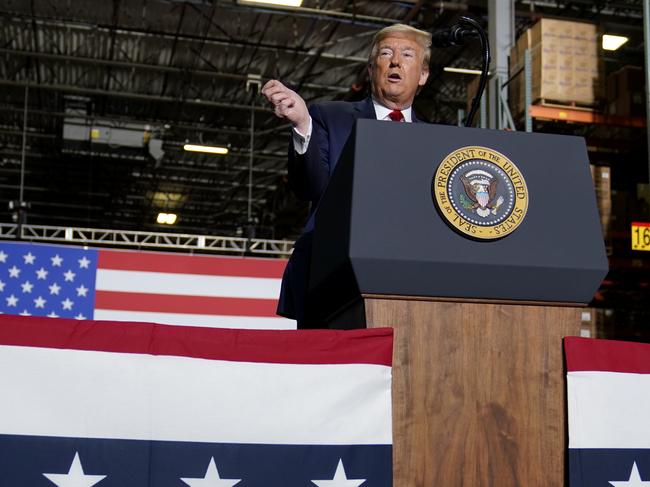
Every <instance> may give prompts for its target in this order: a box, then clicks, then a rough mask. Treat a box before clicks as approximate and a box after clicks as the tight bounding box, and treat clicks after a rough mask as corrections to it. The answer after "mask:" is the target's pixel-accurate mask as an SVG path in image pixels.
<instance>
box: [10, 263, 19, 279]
mask: <svg viewBox="0 0 650 487" xmlns="http://www.w3.org/2000/svg"><path fill="white" fill-rule="evenodd" d="M19 275H20V269H19V268H18V267H16V266H13V267H12V268H11V269H9V277H18V276H19Z"/></svg>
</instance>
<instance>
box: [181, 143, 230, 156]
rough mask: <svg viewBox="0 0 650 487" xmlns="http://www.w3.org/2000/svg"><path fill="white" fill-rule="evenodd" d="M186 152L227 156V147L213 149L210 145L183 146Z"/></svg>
mask: <svg viewBox="0 0 650 487" xmlns="http://www.w3.org/2000/svg"><path fill="white" fill-rule="evenodd" d="M183 149H185V150H186V151H188V152H207V153H208V154H223V155H225V154H228V148H227V147H213V146H211V145H194V144H185V145H184V146H183Z"/></svg>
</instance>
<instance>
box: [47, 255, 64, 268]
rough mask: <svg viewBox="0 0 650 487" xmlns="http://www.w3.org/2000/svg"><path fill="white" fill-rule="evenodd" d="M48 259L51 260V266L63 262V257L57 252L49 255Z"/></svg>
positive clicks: (59, 265)
mask: <svg viewBox="0 0 650 487" xmlns="http://www.w3.org/2000/svg"><path fill="white" fill-rule="evenodd" d="M50 260H51V261H52V266H53V267H61V264H62V263H63V259H62V258H61V257H60V256H59V254H56V255H55V256H54V257H51V258H50Z"/></svg>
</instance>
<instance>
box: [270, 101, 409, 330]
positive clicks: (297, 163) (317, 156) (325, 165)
mask: <svg viewBox="0 0 650 487" xmlns="http://www.w3.org/2000/svg"><path fill="white" fill-rule="evenodd" d="M309 114H310V115H311V119H312V135H311V139H310V141H309V145H308V147H307V152H305V154H303V155H299V154H297V153H296V151H295V150H294V148H293V141H291V142H290V143H289V185H290V187H291V188H292V190H293V191H294V193H296V195H297V196H298V197H299V198H301V199H304V200H307V201H310V202H311V210H310V213H309V218H308V220H307V224H306V225H305V228H304V230H303V233H302V235H301V236H300V238H298V240H297V241H296V244H295V246H294V250H293V254H292V255H291V258H290V259H289V262H288V264H287V267H286V269H285V271H284V276H283V277H282V289H281V291H280V299H279V302H278V314H279V315H282V316H286V317H289V318H294V319H296V320H297V321H298V327H299V328H309V327H310V326H309V306H308V303H307V290H308V286H309V267H310V263H311V243H312V238H313V231H314V219H315V213H316V211H317V209H318V202H319V201H320V199H321V196H322V195H323V193H324V192H325V188H327V184H328V183H329V179H330V176H331V174H332V172H333V171H334V168H335V167H336V164H337V163H338V160H339V158H340V156H341V152H342V151H343V147H344V146H345V143H346V142H347V140H348V137H349V136H350V134H351V133H352V129H353V127H354V125H355V122H356V121H357V120H358V119H360V118H369V119H376V118H377V115H376V114H375V108H374V106H373V103H372V99H371V98H370V97H368V98H366V99H365V100H362V101H359V102H344V101H332V102H324V103H317V104H314V105H312V106H311V107H309ZM413 121H414V122H417V120H416V119H415V116H413Z"/></svg>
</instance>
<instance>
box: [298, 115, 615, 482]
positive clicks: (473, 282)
mask: <svg viewBox="0 0 650 487" xmlns="http://www.w3.org/2000/svg"><path fill="white" fill-rule="evenodd" d="M468 146H472V147H479V148H480V147H482V148H488V149H490V150H494V151H498V153H500V154H501V155H504V156H505V157H506V158H507V159H509V160H510V161H512V162H513V163H514V164H515V165H516V167H517V168H518V170H519V171H520V173H521V175H522V176H523V178H524V179H525V183H526V187H527V195H528V199H527V210H526V214H525V217H524V218H523V219H522V220H521V221H520V222H518V227H517V228H516V229H515V230H514V231H512V233H510V234H508V235H506V236H503V237H501V238H491V239H488V240H479V239H477V238H473V237H472V236H471V235H464V234H462V233H460V232H459V231H458V229H457V228H455V227H454V224H453V223H452V222H450V221H449V220H448V219H446V218H445V217H444V216H443V213H444V211H442V210H441V209H439V208H437V206H436V203H435V197H434V193H433V191H434V190H435V188H436V181H435V177H434V176H435V173H436V170H437V168H438V166H439V165H440V163H441V161H443V160H445V158H448V157H449V155H450V154H453V153H454V152H455V151H458V150H459V149H461V148H467V147H468ZM472 154H474V153H472ZM468 158H469V156H468ZM467 174H469V172H468V173H467ZM468 177H471V176H468ZM484 186H486V185H484ZM483 190H485V187H484V188H483ZM451 191H452V193H453V189H452V190H451ZM457 193H458V191H457ZM459 196H460V197H461V199H462V198H465V200H464V203H463V204H465V205H466V206H467V207H468V208H469V207H470V206H471V205H470V204H471V203H472V201H470V200H468V199H467V198H466V196H470V195H469V193H467V194H466V195H459ZM490 196H491V197H492V196H493V195H492V193H490ZM452 197H453V195H452ZM467 202H469V203H470V204H467ZM474 206H477V205H476V204H474ZM493 206H494V205H493ZM490 208H492V207H490ZM488 209H489V208H487V209H484V212H487V210H488ZM497 209H498V208H497ZM495 213H496V210H495ZM477 218H478V217H477ZM479 220H480V219H479ZM479 223H480V222H479ZM606 273H607V259H606V255H605V248H604V244H603V239H602V232H601V228H600V223H599V219H598V214H597V208H596V201H595V195H594V190H593V183H592V181H591V175H590V172H589V165H588V161H587V151H586V146H585V143H584V140H583V139H582V138H579V137H569V136H558V135H548V134H531V133H518V132H503V131H492V130H480V129H471V128H457V127H450V126H436V125H426V124H393V123H385V122H378V121H375V120H359V121H358V122H357V125H356V128H355V130H354V131H353V133H352V135H351V137H350V139H349V140H348V143H347V145H346V147H345V149H344V151H343V154H342V156H341V159H340V160H339V162H338V165H337V167H336V170H335V171H334V174H333V175H332V178H331V180H330V184H329V186H328V189H327V191H326V192H325V194H324V196H323V198H322V200H321V203H320V205H319V207H318V210H317V218H316V226H315V230H314V244H313V252H312V265H311V271H310V291H309V298H308V304H309V310H310V311H309V315H308V318H309V320H310V322H311V324H317V325H318V326H322V327H331V328H356V327H384V326H389V327H392V328H394V332H395V342H394V352H393V485H394V486H396V487H419V486H429V485H435V486H472V487H477V486H498V487H509V486H512V487H521V486H526V487H533V486H542V485H543V486H545V487H549V486H550V487H561V486H563V485H565V473H566V452H567V425H566V419H565V418H566V404H565V402H566V395H565V373H564V365H563V355H562V338H563V337H565V336H572V335H578V334H579V327H580V307H582V306H584V304H585V303H587V302H589V301H590V300H591V298H592V296H593V294H594V293H595V291H596V290H597V288H598V286H599V285H600V282H601V281H602V279H603V278H604V277H605V274H606Z"/></svg>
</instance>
